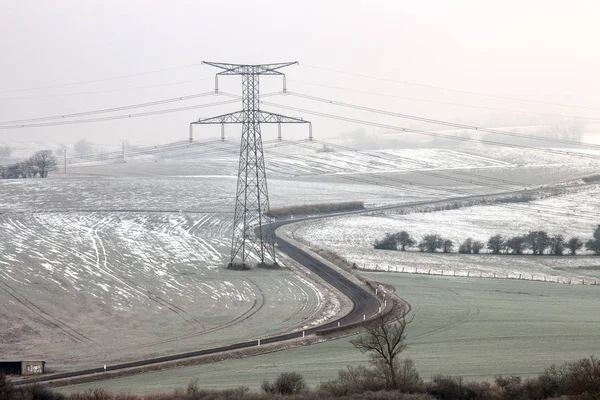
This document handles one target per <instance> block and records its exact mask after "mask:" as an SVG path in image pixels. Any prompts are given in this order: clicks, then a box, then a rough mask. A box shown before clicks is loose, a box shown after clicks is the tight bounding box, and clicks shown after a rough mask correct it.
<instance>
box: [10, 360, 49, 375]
mask: <svg viewBox="0 0 600 400" xmlns="http://www.w3.org/2000/svg"><path fill="white" fill-rule="evenodd" d="M45 366H46V361H0V373H3V374H4V375H39V374H43V373H44V368H45Z"/></svg>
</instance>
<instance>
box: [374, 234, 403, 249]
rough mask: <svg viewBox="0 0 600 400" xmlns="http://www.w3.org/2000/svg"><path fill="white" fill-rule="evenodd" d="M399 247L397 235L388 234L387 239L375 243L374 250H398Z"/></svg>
mask: <svg viewBox="0 0 600 400" xmlns="http://www.w3.org/2000/svg"><path fill="white" fill-rule="evenodd" d="M397 247H398V239H397V237H396V235H394V234H392V233H386V234H385V237H384V238H383V239H381V240H376V241H375V243H373V248H375V249H380V250H396V249H397Z"/></svg>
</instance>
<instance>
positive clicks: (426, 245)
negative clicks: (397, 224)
mask: <svg viewBox="0 0 600 400" xmlns="http://www.w3.org/2000/svg"><path fill="white" fill-rule="evenodd" d="M373 247H374V248H376V249H380V250H400V251H406V250H408V249H410V248H412V247H416V248H418V249H419V251H422V252H429V253H434V252H436V251H438V250H442V251H443V252H444V253H451V252H452V249H454V242H452V240H450V239H445V238H443V237H441V236H440V235H438V234H430V235H425V236H423V238H422V239H421V240H420V241H419V242H417V241H416V240H415V239H413V237H412V236H410V234H409V233H408V232H406V231H401V232H398V233H386V234H385V236H384V238H383V239H381V240H376V241H375V243H374V244H373Z"/></svg>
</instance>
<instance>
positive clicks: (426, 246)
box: [373, 225, 600, 256]
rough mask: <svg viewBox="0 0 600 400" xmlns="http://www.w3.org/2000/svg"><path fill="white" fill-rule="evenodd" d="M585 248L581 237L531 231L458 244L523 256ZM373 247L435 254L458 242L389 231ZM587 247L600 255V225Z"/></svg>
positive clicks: (469, 250)
mask: <svg viewBox="0 0 600 400" xmlns="http://www.w3.org/2000/svg"><path fill="white" fill-rule="evenodd" d="M583 247H584V242H583V241H582V240H581V239H580V238H579V237H577V236H574V237H572V238H570V239H568V240H567V238H565V237H564V236H563V235H561V234H558V235H552V236H550V235H549V234H548V233H547V232H545V231H529V233H527V234H525V235H517V236H512V237H504V236H502V235H499V234H497V235H493V236H491V237H490V238H489V239H488V241H487V243H483V242H482V241H479V240H473V239H472V238H468V239H467V240H465V241H464V242H462V243H461V244H460V245H459V246H458V253H461V254H479V253H480V252H481V251H482V250H483V249H487V250H488V252H489V253H491V254H515V255H523V254H529V253H526V252H528V251H530V252H531V253H530V254H533V255H544V254H550V255H556V256H562V255H564V254H565V252H566V251H567V250H568V251H569V254H570V255H572V256H574V255H577V252H578V251H579V250H581V249H582V248H583ZM373 248H375V249H380V250H400V251H406V250H408V249H410V248H416V249H418V250H419V251H420V252H428V253H435V252H437V251H439V250H441V251H442V252H443V253H452V252H453V249H454V242H453V241H452V240H450V239H447V238H444V237H442V236H441V235H439V234H436V233H434V234H427V235H424V236H423V238H422V239H421V240H420V241H418V242H417V240H415V238H413V237H412V236H411V235H410V234H409V233H408V232H407V231H400V232H397V233H386V234H385V236H384V237H383V238H382V239H378V240H376V241H375V243H374V244H373ZM585 249H586V250H588V251H591V252H593V253H594V254H595V255H600V225H598V226H597V227H596V229H595V230H594V232H593V237H592V239H589V240H587V241H586V242H585Z"/></svg>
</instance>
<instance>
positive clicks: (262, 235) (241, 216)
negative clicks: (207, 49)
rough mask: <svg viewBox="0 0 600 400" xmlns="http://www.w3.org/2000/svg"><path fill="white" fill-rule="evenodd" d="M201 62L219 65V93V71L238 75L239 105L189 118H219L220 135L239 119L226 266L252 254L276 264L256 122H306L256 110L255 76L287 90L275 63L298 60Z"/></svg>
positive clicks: (243, 263) (243, 264)
mask: <svg viewBox="0 0 600 400" xmlns="http://www.w3.org/2000/svg"><path fill="white" fill-rule="evenodd" d="M202 64H205V65H210V66H213V67H216V68H220V69H222V71H221V72H219V73H217V74H216V76H215V93H219V76H223V75H241V76H242V110H241V111H236V112H233V113H228V114H223V115H219V116H216V117H211V118H205V119H199V120H198V121H194V122H192V123H191V124H190V129H191V126H192V125H202V124H221V128H222V130H221V139H222V140H224V126H225V124H242V140H241V146H240V159H239V168H238V179H237V191H236V195H235V216H234V220H233V235H232V240H231V258H230V261H229V265H228V268H233V269H240V268H241V269H246V268H248V265H247V263H248V262H249V258H250V257H254V258H256V259H257V260H258V262H259V263H260V265H264V264H267V263H270V262H272V263H273V264H276V263H277V260H276V258H275V246H274V242H273V229H272V227H271V218H270V217H269V211H270V208H269V193H268V190H267V175H266V171H265V159H264V154H263V145H262V136H261V132H260V125H261V124H284V123H287V124H289V123H309V122H308V121H304V120H303V119H300V118H293V117H287V116H285V115H280V114H275V113H271V112H267V111H262V110H260V100H259V77H260V75H278V76H281V77H283V92H284V93H285V91H286V87H285V75H284V74H283V73H281V72H279V69H281V68H284V67H287V66H290V65H294V64H297V62H285V63H276V64H258V65H245V64H227V63H217V62H207V61H203V62H202ZM190 132H191V130H190ZM190 137H191V136H190ZM279 137H280V135H279ZM254 230H256V233H255V232H254Z"/></svg>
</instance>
